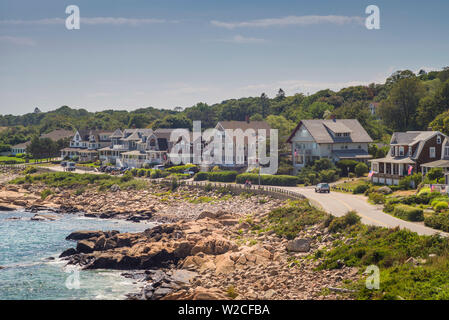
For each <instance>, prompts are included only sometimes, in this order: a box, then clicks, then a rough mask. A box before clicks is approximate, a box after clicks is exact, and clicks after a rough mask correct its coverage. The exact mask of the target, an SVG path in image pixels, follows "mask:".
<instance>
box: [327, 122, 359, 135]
mask: <svg viewBox="0 0 449 320" xmlns="http://www.w3.org/2000/svg"><path fill="white" fill-rule="evenodd" d="M323 124H324V125H325V126H326V127H327V128H328V129H329V130H331V131H332V132H335V133H348V132H352V130H351V129H349V128H348V127H347V126H346V125H345V124H344V123H343V122H342V121H333V120H331V121H323Z"/></svg>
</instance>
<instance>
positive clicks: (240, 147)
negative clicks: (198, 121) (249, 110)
mask: <svg viewBox="0 0 449 320" xmlns="http://www.w3.org/2000/svg"><path fill="white" fill-rule="evenodd" d="M215 129H216V130H217V136H216V137H214V139H215V138H216V139H221V141H222V146H223V150H222V161H221V164H220V165H221V166H223V167H231V168H245V167H247V168H248V169H252V168H256V167H257V159H256V158H253V157H251V156H248V155H249V154H251V152H249V151H250V150H249V148H251V147H254V148H255V146H252V145H250V144H249V143H248V141H249V137H248V136H245V137H244V139H243V144H238V143H237V139H236V137H233V138H232V139H229V141H232V150H233V154H226V152H225V146H226V140H227V139H226V130H233V131H234V130H238V129H240V130H242V132H243V133H245V132H249V131H253V135H254V138H255V139H256V140H257V139H258V138H259V137H258V134H259V130H265V134H266V138H269V137H270V131H271V127H270V125H269V124H268V123H267V122H266V121H253V120H249V119H247V120H246V121H219V122H218V123H217V125H216V126H215ZM247 130H249V131H247ZM228 143H230V142H228Z"/></svg>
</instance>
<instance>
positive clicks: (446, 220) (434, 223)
mask: <svg viewBox="0 0 449 320" xmlns="http://www.w3.org/2000/svg"><path fill="white" fill-rule="evenodd" d="M424 224H425V225H426V226H428V227H431V228H434V229H438V230H442V231H444V232H449V213H440V214H434V215H432V216H430V217H426V218H425V219H424Z"/></svg>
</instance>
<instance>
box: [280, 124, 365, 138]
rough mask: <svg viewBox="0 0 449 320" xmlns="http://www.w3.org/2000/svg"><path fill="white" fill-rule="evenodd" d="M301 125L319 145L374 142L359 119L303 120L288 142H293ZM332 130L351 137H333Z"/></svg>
mask: <svg viewBox="0 0 449 320" xmlns="http://www.w3.org/2000/svg"><path fill="white" fill-rule="evenodd" d="M301 125H304V127H305V128H306V129H307V131H309V133H310V135H311V136H312V137H313V139H314V140H315V142H317V143H335V142H355V143H357V142H360V143H362V142H366V143H369V142H373V140H372V139H371V137H370V136H369V135H368V133H367V132H366V131H365V129H363V127H362V125H361V124H360V123H359V121H358V120H357V119H335V120H301V121H300V122H299V123H298V125H297V126H296V128H295V129H294V130H293V132H292V133H291V135H290V137H289V138H288V139H287V142H291V139H292V138H293V137H294V136H295V134H296V132H297V131H298V130H299V128H300V127H301ZM331 130H332V131H333V130H336V131H337V132H335V131H334V132H335V133H344V132H349V137H338V138H335V137H333V136H332V135H331V132H330V131H331ZM348 130H350V131H348Z"/></svg>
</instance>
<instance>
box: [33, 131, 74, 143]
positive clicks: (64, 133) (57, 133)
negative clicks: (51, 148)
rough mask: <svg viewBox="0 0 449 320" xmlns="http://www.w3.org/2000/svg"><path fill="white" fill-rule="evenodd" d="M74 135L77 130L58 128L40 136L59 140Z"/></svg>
mask: <svg viewBox="0 0 449 320" xmlns="http://www.w3.org/2000/svg"><path fill="white" fill-rule="evenodd" d="M74 135H75V132H73V131H72V130H65V129H57V130H53V131H52V132H49V133H46V134H43V135H41V136H40V137H41V138H42V139H45V138H48V139H51V140H53V141H58V140H62V139H68V138H73V136H74Z"/></svg>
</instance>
